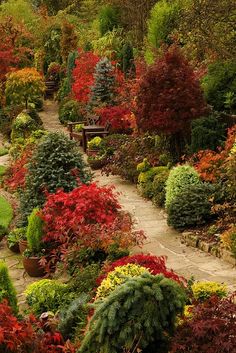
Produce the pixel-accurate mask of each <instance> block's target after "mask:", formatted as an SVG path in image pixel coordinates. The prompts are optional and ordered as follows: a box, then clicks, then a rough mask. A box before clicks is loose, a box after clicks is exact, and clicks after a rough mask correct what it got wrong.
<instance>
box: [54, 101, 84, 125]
mask: <svg viewBox="0 0 236 353" xmlns="http://www.w3.org/2000/svg"><path fill="white" fill-rule="evenodd" d="M83 119H84V116H83V113H82V109H81V105H80V104H79V103H78V102H77V101H75V100H69V101H66V102H62V103H61V104H60V108H59V120H60V122H61V123H62V124H66V123H67V122H69V121H72V122H73V121H81V120H83Z"/></svg>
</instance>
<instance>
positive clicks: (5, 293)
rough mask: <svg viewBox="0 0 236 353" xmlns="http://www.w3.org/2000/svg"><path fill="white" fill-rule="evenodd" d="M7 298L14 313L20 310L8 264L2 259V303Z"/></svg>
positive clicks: (0, 278) (0, 265)
mask: <svg viewBox="0 0 236 353" xmlns="http://www.w3.org/2000/svg"><path fill="white" fill-rule="evenodd" d="M3 299H7V301H8V303H9V305H10V306H11V308H12V310H13V312H14V313H17V312H18V306H17V298H16V290H15V288H14V286H13V283H12V281H11V279H10V276H9V273H8V268H7V265H6V264H5V263H4V262H3V261H0V303H1V302H2V300H3Z"/></svg>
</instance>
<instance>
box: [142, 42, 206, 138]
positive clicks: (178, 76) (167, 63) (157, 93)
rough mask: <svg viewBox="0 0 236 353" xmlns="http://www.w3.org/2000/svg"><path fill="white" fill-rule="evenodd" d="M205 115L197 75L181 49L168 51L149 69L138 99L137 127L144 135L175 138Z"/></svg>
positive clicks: (143, 79) (174, 48) (204, 106)
mask: <svg viewBox="0 0 236 353" xmlns="http://www.w3.org/2000/svg"><path fill="white" fill-rule="evenodd" d="M205 112H206V104H205V101H204V98H203V94H202V91H201V88H200V83H199V81H198V80H197V79H196V76H195V73H194V71H193V69H192V67H191V66H190V65H189V63H188V61H187V60H186V59H185V58H184V56H183V55H182V53H181V51H180V49H178V48H176V47H171V48H169V49H168V50H167V51H166V52H165V53H164V55H163V57H161V58H159V59H157V61H156V62H155V63H154V64H153V65H152V66H150V67H149V69H148V70H147V72H146V74H145V75H144V76H143V78H142V80H141V82H140V87H139V92H138V95H137V112H136V117H137V125H138V127H139V129H140V130H141V131H149V132H156V133H164V134H175V133H179V132H182V131H184V130H185V131H186V129H188V127H189V125H190V121H191V120H192V119H195V118H198V117H200V116H202V115H203V114H204V113H205Z"/></svg>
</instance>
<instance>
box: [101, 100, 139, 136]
mask: <svg viewBox="0 0 236 353" xmlns="http://www.w3.org/2000/svg"><path fill="white" fill-rule="evenodd" d="M96 112H97V114H98V115H99V116H100V118H101V124H102V125H106V124H107V123H110V125H111V131H112V132H113V133H122V132H126V131H127V130H129V129H131V128H133V127H135V122H134V121H132V114H131V112H130V110H129V109H127V108H124V107H122V106H114V107H105V108H99V109H96Z"/></svg>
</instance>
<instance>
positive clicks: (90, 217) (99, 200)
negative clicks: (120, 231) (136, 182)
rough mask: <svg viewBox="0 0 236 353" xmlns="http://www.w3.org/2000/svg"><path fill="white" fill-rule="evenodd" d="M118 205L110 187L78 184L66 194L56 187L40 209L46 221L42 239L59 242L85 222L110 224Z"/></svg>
mask: <svg viewBox="0 0 236 353" xmlns="http://www.w3.org/2000/svg"><path fill="white" fill-rule="evenodd" d="M120 208H121V207H120V205H119V203H118V201H117V197H116V195H115V194H114V193H113V188H112V187H99V186H97V184H96V183H92V184H90V185H81V186H80V187H78V188H76V189H74V190H72V191H71V192H69V193H66V192H64V191H62V190H58V191H57V192H56V193H55V194H50V195H48V197H47V201H46V204H45V206H44V208H43V211H42V217H43V219H44V221H45V224H46V229H45V232H46V235H45V237H44V241H45V242H50V241H57V242H58V243H61V244H62V243H65V240H66V239H67V238H68V237H69V238H70V237H71V238H73V237H76V236H77V235H79V234H80V233H81V231H82V229H83V228H84V227H87V226H89V225H92V224H95V225H97V224H103V225H105V224H106V225H110V224H112V223H113V222H114V220H115V219H116V217H117V214H118V210H119V209H120Z"/></svg>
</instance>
